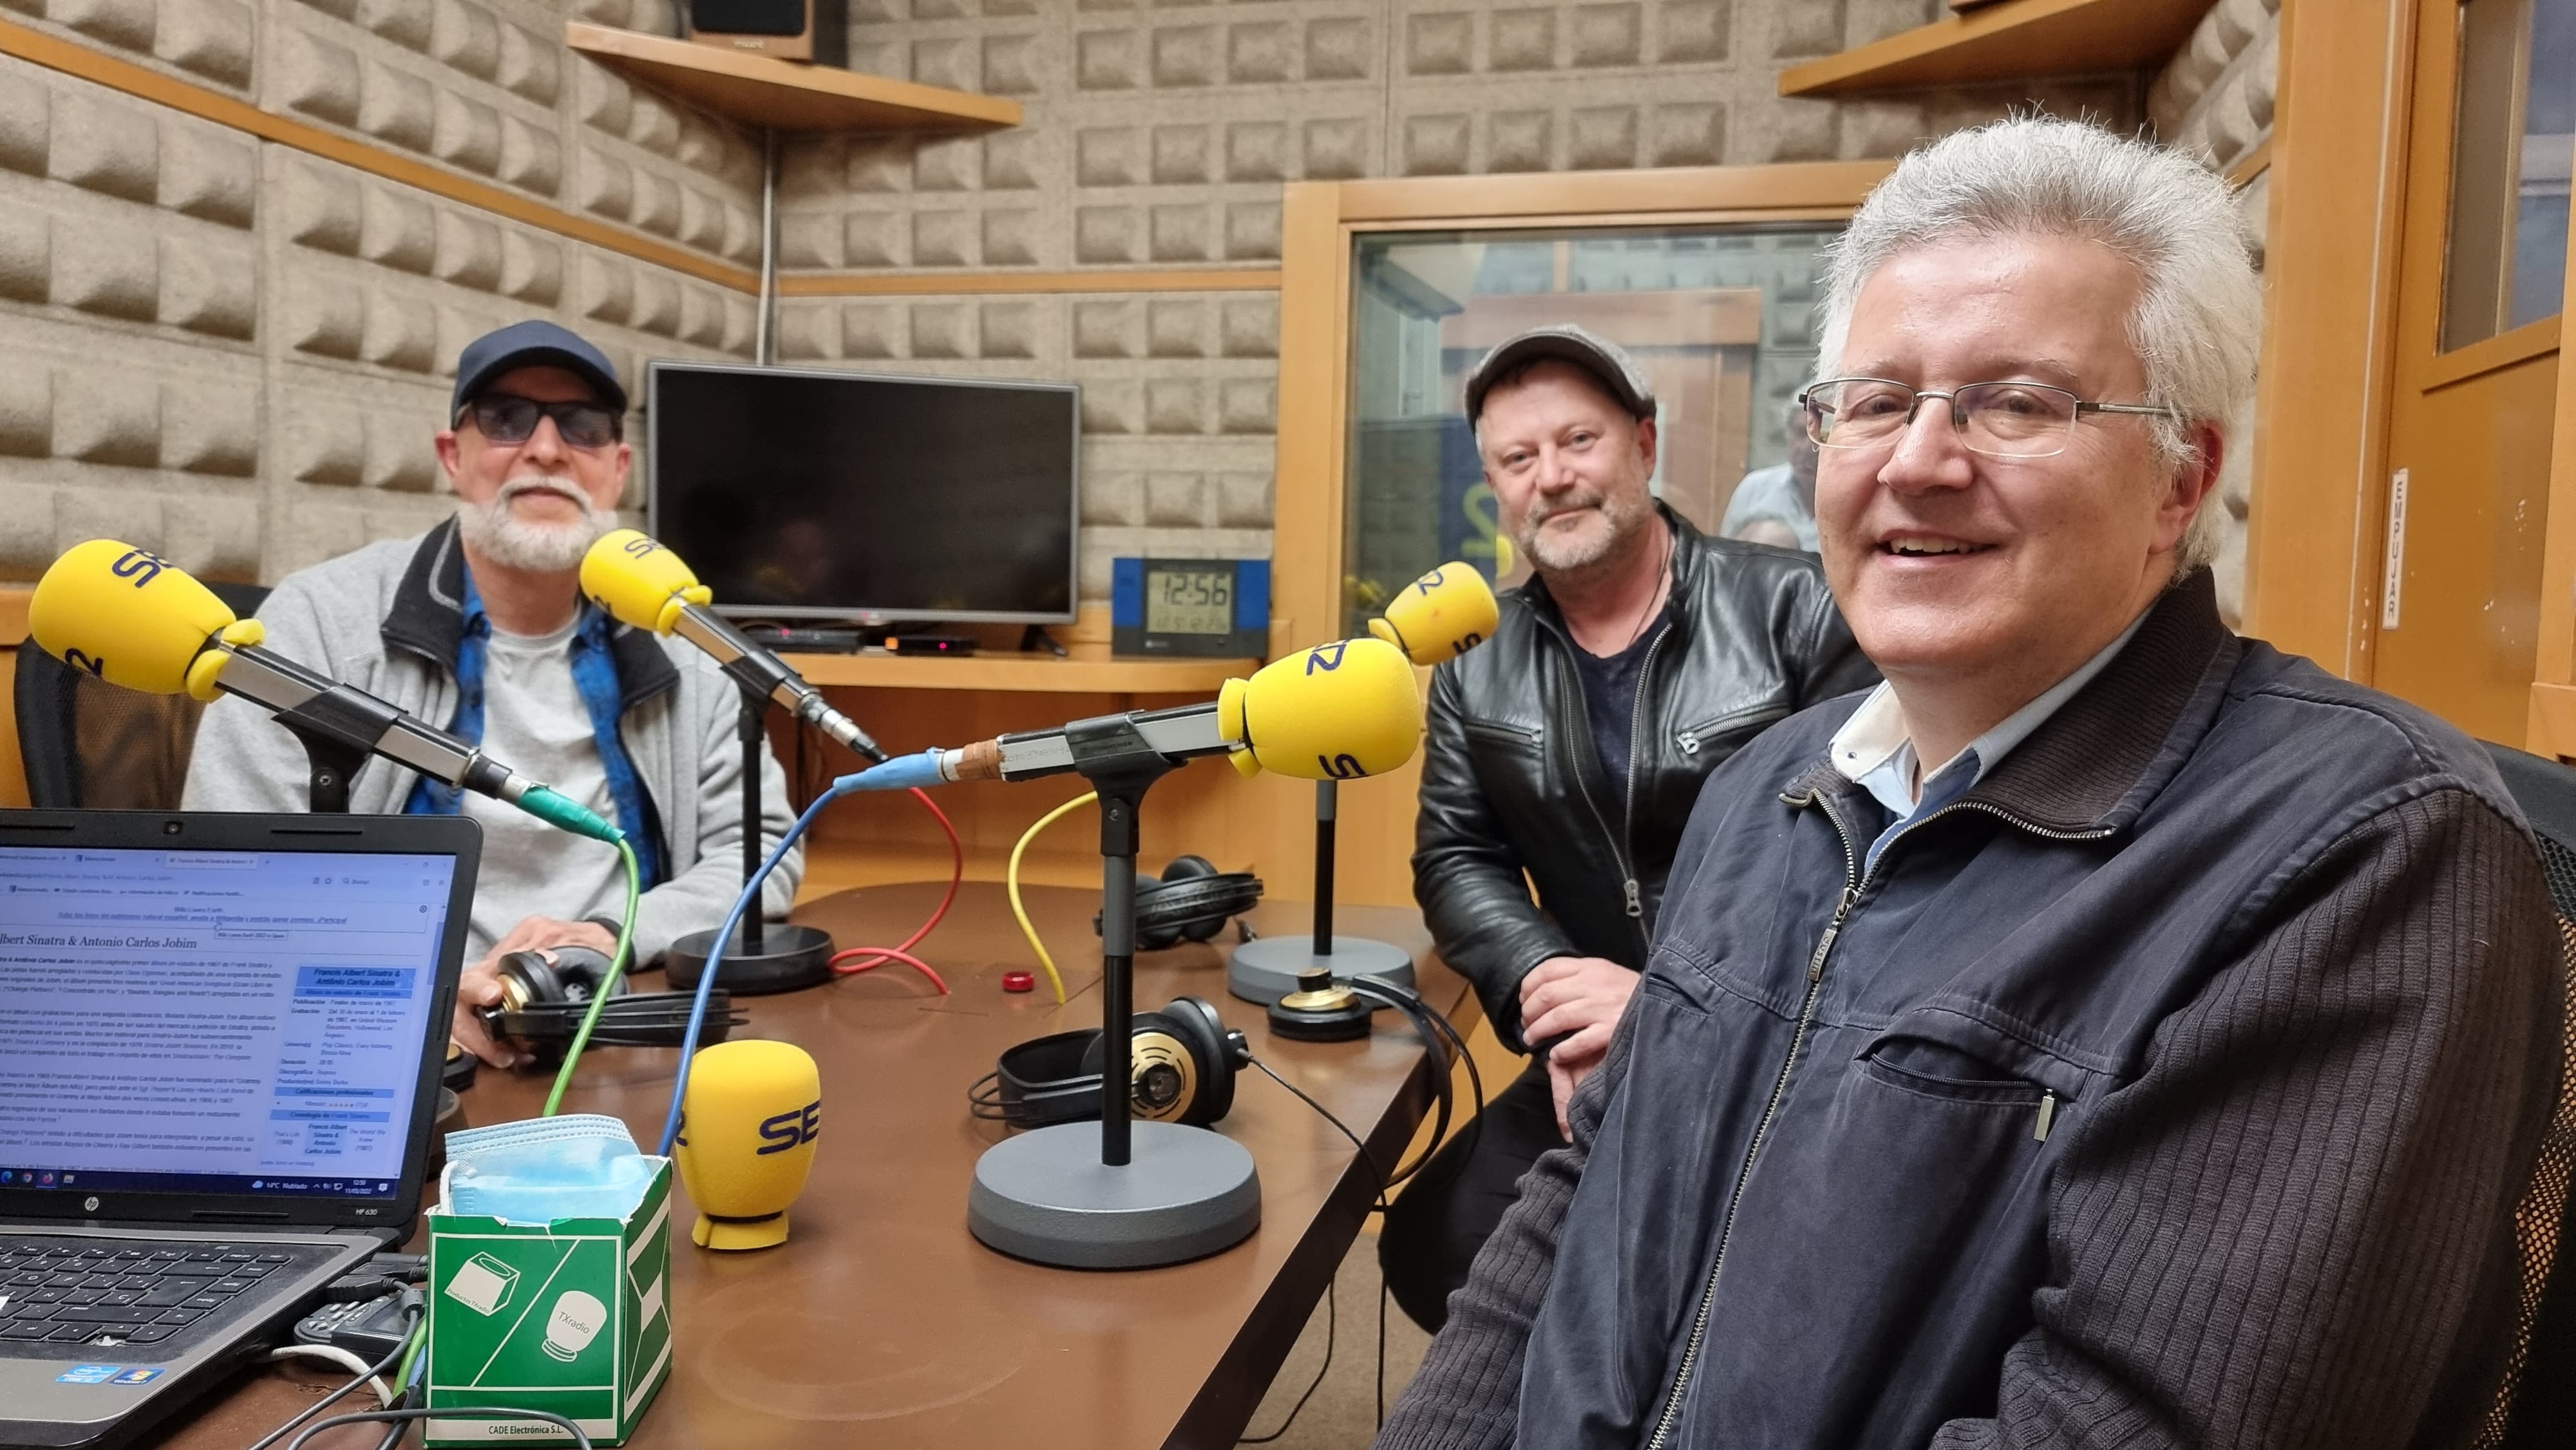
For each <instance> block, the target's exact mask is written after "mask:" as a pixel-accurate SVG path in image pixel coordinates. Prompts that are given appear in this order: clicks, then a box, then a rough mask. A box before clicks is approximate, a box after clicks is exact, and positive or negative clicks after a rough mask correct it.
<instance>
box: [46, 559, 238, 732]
mask: <svg viewBox="0 0 2576 1450" xmlns="http://www.w3.org/2000/svg"><path fill="white" fill-rule="evenodd" d="M232 624H233V612H232V610H231V609H229V608H227V607H225V604H224V602H223V601H222V600H220V599H217V598H216V597H215V596H214V594H213V592H212V591H211V590H209V589H207V588H206V586H205V585H203V584H200V583H198V582H197V581H196V580H195V579H193V578H191V577H189V575H188V573H187V572H186V571H185V570H183V569H181V568H179V567H178V566H177V565H174V564H172V563H170V562H169V561H168V560H166V559H162V558H159V557H157V556H155V555H153V554H150V553H147V552H145V551H144V550H141V549H138V548H135V547H133V546H132V545H130V544H122V543H118V542H117V541H116V540H114V539H92V540H90V541H89V542H88V543H86V544H75V545H73V546H72V547H71V548H70V549H69V550H67V551H66V552H65V553H64V554H63V556H62V557H61V558H59V559H56V560H55V561H54V563H53V567H51V568H49V569H47V570H46V571H45V577H44V578H42V579H40V580H38V581H37V582H36V592H35V594H34V596H33V597H32V598H30V599H29V600H28V601H27V633H29V634H30V635H33V636H34V637H35V640H36V643H37V644H38V645H39V646H41V647H42V648H43V649H44V651H45V653H47V654H49V655H52V656H53V657H54V658H56V659H58V660H61V661H62V662H63V663H65V664H67V665H70V666H71V667H72V668H74V669H81V670H87V671H89V672H90V673H91V674H94V675H96V676H98V677H99V678H100V679H103V680H105V681H107V682H108V683H109V684H111V685H123V686H124V687H125V688H127V689H129V690H142V691H145V692H147V693H149V694H154V695H176V694H180V693H183V692H186V691H187V690H188V689H189V686H190V684H191V679H190V672H189V666H190V665H193V664H195V663H196V661H197V657H198V656H199V655H201V654H203V653H205V650H206V645H207V643H208V642H209V641H210V640H212V639H213V638H215V637H216V636H218V635H220V634H222V633H223V632H224V631H225V630H226V629H227V628H229V627H231V626H232ZM201 673H203V674H204V675H205V686H206V689H207V694H206V695H204V696H201V697H200V698H211V695H212V689H213V683H214V675H213V672H212V671H204V672H201Z"/></svg>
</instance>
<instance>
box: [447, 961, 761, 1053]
mask: <svg viewBox="0 0 2576 1450" xmlns="http://www.w3.org/2000/svg"><path fill="white" fill-rule="evenodd" d="M549 955H551V956H552V957H553V960H552V961H549V960H547V957H548V956H549ZM498 971H499V973H500V977H501V1001H500V1003H499V1005H497V1006H492V1007H485V1008H483V1009H482V1017H483V1025H484V1026H485V1027H486V1028H487V1029H489V1030H490V1031H491V1033H492V1036H493V1038H494V1040H496V1041H501V1042H506V1043H509V1044H510V1045H511V1046H513V1047H515V1048H517V1049H519V1050H520V1051H521V1052H525V1053H528V1054H529V1055H531V1056H533V1057H535V1058H536V1059H538V1060H539V1061H540V1062H556V1061H560V1060H562V1057H563V1052H564V1049H565V1048H566V1047H567V1046H569V1045H570V1044H571V1042H572V1039H573V1034H574V1033H576V1032H578V1031H580V1030H581V1019H582V1018H583V1016H585V1015H586V1014H587V1013H588V1012H589V1011H590V1001H591V998H592V997H594V996H596V995H597V994H598V992H599V984H600V983H601V982H603V981H606V980H607V978H608V957H607V956H606V955H605V954H604V953H601V952H595V951H592V950H591V949H590V948H588V947H574V946H563V947H554V948H552V949H551V950H550V952H511V953H509V954H507V955H505V956H503V957H502V958H501V960H500V963H499V965H498ZM696 996H697V994H696V993H694V992H633V993H630V992H628V991H627V990H626V980H625V978H623V977H620V978H619V979H618V981H617V985H616V986H615V988H613V989H612V990H611V991H610V994H609V998H608V1005H607V1006H605V1007H603V1008H601V1009H600V1013H599V1025H598V1026H597V1027H594V1028H592V1029H591V1034H590V1045H591V1046H593V1047H677V1046H679V1045H680V1040H681V1039H682V1038H683V1037H684V1036H686V1035H687V1033H688V1030H689V1008H690V1006H691V1004H692V1003H693V1002H694V1001H695V999H696ZM749 1020H750V1019H749V1018H747V1017H745V1016H744V1015H743V1014H742V1012H741V1011H740V1010H739V1009H737V1008H736V1007H735V1006H734V1005H733V998H732V997H731V996H730V995H729V994H727V993H726V991H725V989H724V988H722V987H718V988H716V989H714V990H713V991H711V992H709V993H708V994H707V1020H706V1025H705V1027H704V1028H703V1029H702V1030H701V1031H700V1032H699V1034H698V1040H699V1041H700V1042H702V1043H703V1042H722V1041H724V1040H725V1037H726V1035H727V1034H729V1033H730V1032H731V1031H732V1030H733V1029H734V1028H736V1027H739V1026H741V1025H742V1024H743V1023H745V1022H747V1021H749ZM469 1060H470V1059H469Z"/></svg>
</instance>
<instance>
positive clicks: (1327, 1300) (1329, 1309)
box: [378, 1274, 1341, 1450]
mask: <svg viewBox="0 0 2576 1450" xmlns="http://www.w3.org/2000/svg"><path fill="white" fill-rule="evenodd" d="M1340 1278H1341V1276H1340V1275H1339V1274H1335V1275H1334V1276H1333V1280H1332V1281H1328V1282H1327V1283H1326V1284H1325V1285H1324V1362H1323V1363H1322V1364H1319V1365H1317V1366H1315V1378H1314V1380H1313V1381H1312V1382H1311V1383H1309V1384H1308V1385H1307V1386H1306V1393H1304V1394H1302V1395H1299V1396H1298V1397H1297V1403H1295V1404H1293V1405H1290V1406H1289V1407H1288V1418H1287V1419H1284V1420H1282V1421H1280V1422H1279V1428H1278V1429H1276V1430H1273V1431H1271V1432H1270V1433H1269V1434H1267V1435H1253V1436H1249V1437H1246V1438H1244V1439H1241V1440H1237V1441H1235V1442H1234V1443H1236V1444H1237V1445H1267V1444H1269V1443H1270V1442H1271V1441H1273V1440H1276V1439H1278V1438H1279V1437H1280V1436H1282V1435H1285V1434H1287V1433H1288V1427H1289V1426H1291V1425H1294V1424H1296V1423H1297V1412H1298V1411H1299V1410H1302V1409H1304V1408H1306V1402H1307V1401H1308V1400H1311V1399H1313V1398H1314V1397H1315V1391H1316V1390H1317V1389H1319V1388H1321V1387H1322V1385H1323V1383H1324V1372H1325V1371H1326V1370H1329V1369H1331V1368H1332V1367H1333V1321H1334V1320H1335V1319H1336V1318H1338V1317H1339V1316H1338V1315H1337V1314H1336V1313H1335V1312H1334V1309H1333V1283H1334V1282H1338V1281H1339V1280H1340ZM378 1450H382V1447H378Z"/></svg>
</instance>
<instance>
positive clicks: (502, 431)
mask: <svg viewBox="0 0 2576 1450" xmlns="http://www.w3.org/2000/svg"><path fill="white" fill-rule="evenodd" d="M467 414H471V415H472V416H473V419H474V426H475V428H476V429H477V430H478V431H480V432H481V433H482V435H483V436H484V437H486V438H489V439H491V440H492V441H493V442H495V443H499V444H503V445H505V446H506V445H509V444H515V443H525V442H527V441H528V440H529V439H530V438H532V437H534V436H536V432H537V420H538V419H539V418H552V419H554V420H555V433H556V435H557V436H559V437H561V438H562V439H563V441H564V442H565V443H567V444H569V445H571V446H572V447H575V448H605V447H607V446H608V445H609V444H611V443H614V442H616V441H617V439H618V435H619V434H620V433H622V432H623V431H624V429H623V428H622V427H621V426H620V420H619V418H618V416H617V411H616V410H615V409H613V408H610V407H609V406H607V405H606V404H604V403H585V402H568V403H546V402H540V401H538V400H537V399H535V398H523V397H520V396H519V395H518V394H516V393H484V394H482V395H480V396H478V397H476V398H475V399H474V401H472V402H470V403H468V404H466V405H465V407H464V410H463V412H461V413H459V414H458V417H459V419H460V420H461V419H462V418H463V417H464V416H465V415H467ZM1811 426H1812V425H1811Z"/></svg>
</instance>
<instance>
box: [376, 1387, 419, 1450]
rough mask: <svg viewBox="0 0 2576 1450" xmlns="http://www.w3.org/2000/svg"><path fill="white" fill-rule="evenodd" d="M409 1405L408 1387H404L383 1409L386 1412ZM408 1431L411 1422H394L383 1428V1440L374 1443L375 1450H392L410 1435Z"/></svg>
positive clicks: (409, 1393) (409, 1394)
mask: <svg viewBox="0 0 2576 1450" xmlns="http://www.w3.org/2000/svg"><path fill="white" fill-rule="evenodd" d="M410 1403H411V1389H410V1387H409V1386H405V1387H404V1389H403V1392H402V1393H401V1394H400V1395H397V1396H395V1397H394V1402H393V1403H392V1404H390V1405H387V1406H385V1408H386V1409H388V1410H399V1409H403V1408H406V1407H407V1406H408V1405H409V1404H410ZM410 1431H411V1421H409V1420H396V1421H394V1422H393V1423H392V1424H391V1425H388V1426H386V1427H385V1438H383V1439H381V1440H378V1441H377V1442H376V1450H394V1447H395V1446H397V1445H400V1444H401V1443H402V1438H403V1436H404V1435H406V1434H408V1433H410Z"/></svg>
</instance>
